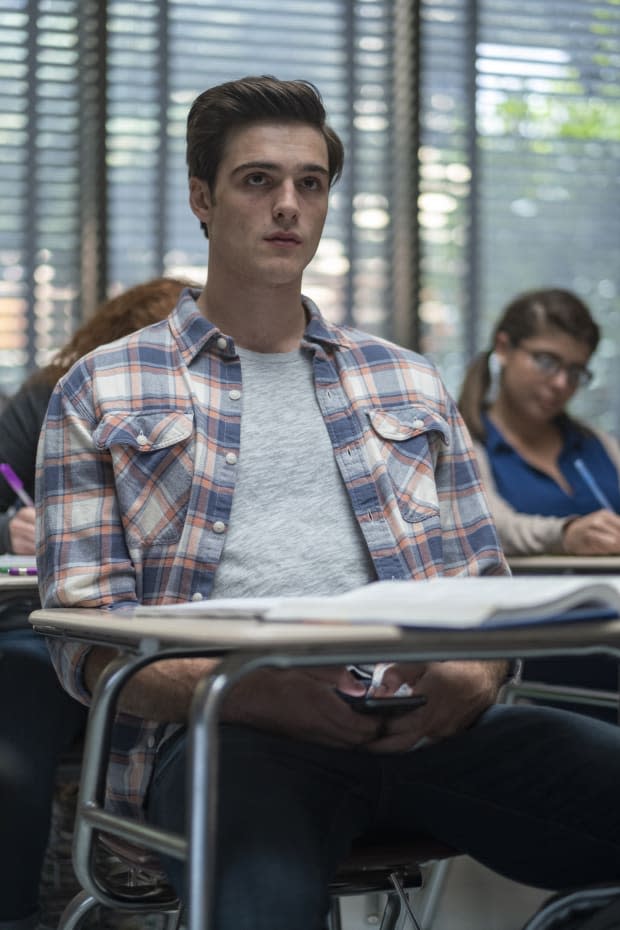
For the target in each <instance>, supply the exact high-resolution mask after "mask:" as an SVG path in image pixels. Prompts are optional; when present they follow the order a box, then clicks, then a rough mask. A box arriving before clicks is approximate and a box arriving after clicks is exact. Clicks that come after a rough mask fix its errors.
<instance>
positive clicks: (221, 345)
mask: <svg viewBox="0 0 620 930" xmlns="http://www.w3.org/2000/svg"><path fill="white" fill-rule="evenodd" d="M217 347H218V349H226V348H228V340H227V339H226V337H225V336H218V340H217Z"/></svg>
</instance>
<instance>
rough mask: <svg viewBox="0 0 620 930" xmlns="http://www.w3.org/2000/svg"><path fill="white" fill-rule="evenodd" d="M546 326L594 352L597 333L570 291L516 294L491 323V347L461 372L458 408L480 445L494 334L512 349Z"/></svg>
mask: <svg viewBox="0 0 620 930" xmlns="http://www.w3.org/2000/svg"><path fill="white" fill-rule="evenodd" d="M547 327H550V328H551V329H556V330H558V331H559V332H562V333H567V334H568V335H569V336H572V338H573V339H575V340H576V341H577V342H582V343H585V344H586V345H587V346H588V348H589V349H590V354H591V353H592V352H594V350H595V349H596V347H597V345H598V342H599V339H600V330H599V327H598V324H597V323H596V322H595V321H594V320H593V319H592V315H591V313H590V311H589V309H588V307H587V306H586V304H585V303H584V302H583V301H582V300H581V299H580V298H579V297H577V295H576V294H573V293H572V291H566V290H562V289H561V288H543V289H542V290H537V291H527V292H525V293H524V294H519V295H518V296H517V297H515V298H514V299H513V300H511V301H510V303H509V304H508V305H507V306H506V307H505V308H504V311H503V313H502V315H501V317H500V318H499V320H498V322H497V323H496V324H495V329H494V330H493V335H492V337H491V348H490V349H486V350H485V351H484V352H480V353H479V354H478V355H477V356H476V357H475V358H474V360H473V361H472V362H471V364H470V365H469V367H468V368H467V370H466V372H465V378H464V380H463V385H462V387H461V393H460V395H459V399H458V407H459V410H460V411H461V415H462V417H463V419H464V420H465V423H466V424H467V427H468V429H469V431H470V433H471V434H472V436H473V437H474V438H475V439H478V440H480V441H481V442H484V440H485V439H486V434H485V430H484V426H483V424H482V416H481V414H482V411H483V410H484V408H485V397H486V394H487V391H488V389H489V386H490V383H491V373H490V371H489V356H490V355H491V353H492V351H493V346H494V345H495V339H496V336H497V334H498V333H506V335H507V336H508V338H509V339H510V343H511V345H512V346H518V345H519V343H520V342H522V341H523V340H524V339H530V338H531V337H532V336H537V335H538V333H539V332H540V331H541V330H542V329H545V328H547Z"/></svg>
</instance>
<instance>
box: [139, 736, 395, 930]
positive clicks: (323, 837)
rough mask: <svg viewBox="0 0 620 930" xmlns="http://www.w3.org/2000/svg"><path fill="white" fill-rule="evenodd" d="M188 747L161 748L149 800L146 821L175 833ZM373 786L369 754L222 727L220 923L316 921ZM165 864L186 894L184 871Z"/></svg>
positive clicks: (370, 804)
mask: <svg viewBox="0 0 620 930" xmlns="http://www.w3.org/2000/svg"><path fill="white" fill-rule="evenodd" d="M185 750H186V747H185V739H184V738H181V739H179V740H178V741H177V743H176V746H174V748H173V749H172V750H171V752H170V753H169V754H168V757H166V755H165V754H164V756H163V757H162V760H161V764H160V765H159V766H158V767H157V768H156V772H155V775H154V779H153V785H152V788H151V792H150V798H149V819H150V820H152V821H153V822H155V823H158V824H160V825H162V826H165V827H168V828H169V829H173V830H181V831H182V830H184V828H185V823H186V809H185V800H184V794H185V784H186V762H185V756H186V751H185ZM378 786H379V762H378V759H377V758H376V757H374V758H373V757H369V756H368V755H367V754H363V753H353V752H349V751H346V752H340V751H336V750H332V749H329V748H326V747H321V746H315V745H311V744H308V743H301V742H296V741H293V740H288V739H283V738H280V737H277V736H273V735H271V734H269V733H264V732H261V731H258V730H253V729H250V728H246V727H237V726H223V727H221V728H220V777H219V789H218V805H217V819H218V824H217V828H218V842H217V854H216V883H215V887H216V889H217V894H216V897H217V901H216V908H217V914H216V917H217V920H216V925H217V926H218V928H221V930H223V928H228V927H230V928H235V930H243V928H245V927H248V928H249V927H251V928H252V930H259V928H263V927H264V928H265V930H277V928H279V927H282V928H283V930H290V927H291V926H295V927H296V930H306V928H307V930H315V928H319V927H321V926H323V921H324V916H325V913H326V910H327V906H328V899H327V885H328V881H329V878H330V876H331V874H332V872H333V871H334V870H335V868H336V866H337V864H338V862H339V861H340V860H341V859H342V858H344V856H345V855H346V853H347V852H348V850H349V848H350V844H351V841H352V839H353V838H354V837H355V836H357V835H359V834H361V833H363V832H365V831H366V829H367V826H368V824H369V823H370V821H371V819H372V814H373V811H374V799H375V798H376V796H377V795H378ZM169 865H170V875H171V878H172V880H173V881H174V884H175V887H176V888H177V890H178V891H179V893H180V894H181V895H182V896H184V890H183V889H184V884H183V883H184V875H183V870H182V869H181V868H179V866H178V865H175V864H174V863H172V862H171V863H169Z"/></svg>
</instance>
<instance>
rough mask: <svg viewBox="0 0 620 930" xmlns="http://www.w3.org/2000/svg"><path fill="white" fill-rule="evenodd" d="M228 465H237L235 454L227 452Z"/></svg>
mask: <svg viewBox="0 0 620 930" xmlns="http://www.w3.org/2000/svg"><path fill="white" fill-rule="evenodd" d="M226 463H227V464H228V465H236V464H237V456H236V455H235V453H234V452H227V453H226Z"/></svg>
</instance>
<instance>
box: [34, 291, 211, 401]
mask: <svg viewBox="0 0 620 930" xmlns="http://www.w3.org/2000/svg"><path fill="white" fill-rule="evenodd" d="M196 286H197V285H196V284H195V283H194V282H192V281H186V280H184V279H183V278H164V277H162V278H152V279H151V280H150V281H145V282H144V283H142V284H136V285H135V286H134V287H130V288H129V289H128V290H126V291H123V292H122V293H121V294H118V295H117V296H116V297H111V298H110V299H109V300H106V301H104V302H103V303H102V304H100V305H99V306H98V307H97V309H96V310H95V312H94V314H93V315H92V317H90V319H88V320H86V322H85V323H83V324H82V326H80V328H79V329H77V330H76V331H75V333H74V334H73V336H72V337H71V339H70V340H69V342H67V344H66V345H64V346H63V347H62V349H59V350H58V352H57V353H56V355H54V357H53V358H52V360H51V362H49V364H47V365H45V366H44V367H43V368H41V369H40V370H39V371H37V372H35V373H34V374H33V375H32V376H31V377H30V378H29V379H28V380H29V382H30V383H31V384H32V383H35V382H36V383H44V384H51V385H54V384H56V382H57V381H58V379H59V378H61V377H62V375H64V374H65V373H66V372H67V371H69V369H70V368H71V366H72V365H73V364H74V363H75V362H77V360H78V359H79V358H82V356H83V355H86V353H87V352H90V351H91V350H92V349H96V348H98V347H99V346H101V345H105V343H107V342H113V341H114V340H115V339H120V338H121V337H122V336H128V335H129V333H133V332H135V331H136V330H137V329H142V328H143V327H144V326H149V325H150V324H151V323H157V322H158V321H159V320H163V319H165V318H166V317H167V316H168V314H169V313H170V311H171V310H172V309H173V308H174V306H175V304H176V303H177V301H178V299H179V296H180V294H181V291H182V290H183V289H184V288H186V287H196Z"/></svg>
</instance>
